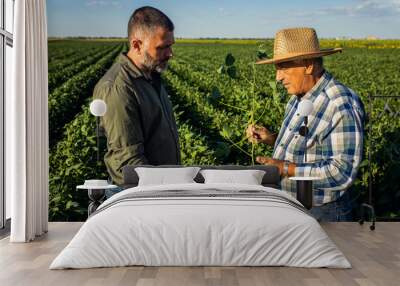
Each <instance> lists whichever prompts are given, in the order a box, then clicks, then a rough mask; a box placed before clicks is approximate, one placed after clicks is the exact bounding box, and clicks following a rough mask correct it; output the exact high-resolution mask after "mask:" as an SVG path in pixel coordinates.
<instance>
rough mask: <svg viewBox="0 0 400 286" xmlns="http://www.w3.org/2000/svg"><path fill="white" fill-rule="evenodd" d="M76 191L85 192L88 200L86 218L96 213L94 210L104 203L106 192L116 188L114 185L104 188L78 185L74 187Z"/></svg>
mask: <svg viewBox="0 0 400 286" xmlns="http://www.w3.org/2000/svg"><path fill="white" fill-rule="evenodd" d="M76 188H77V189H81V190H87V192H88V197H89V200H90V203H89V206H88V217H89V216H90V215H91V214H92V213H94V212H95V211H96V209H97V208H98V207H99V206H100V205H101V203H102V202H103V201H104V197H105V195H106V190H109V189H115V188H118V186H116V185H104V186H95V185H79V186H77V187H76Z"/></svg>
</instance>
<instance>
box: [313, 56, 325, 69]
mask: <svg viewBox="0 0 400 286" xmlns="http://www.w3.org/2000/svg"><path fill="white" fill-rule="evenodd" d="M314 64H316V65H318V66H319V67H321V68H322V67H324V58H323V57H319V58H315V59H314Z"/></svg>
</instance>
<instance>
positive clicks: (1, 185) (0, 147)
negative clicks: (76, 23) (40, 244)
mask: <svg viewBox="0 0 400 286" xmlns="http://www.w3.org/2000/svg"><path fill="white" fill-rule="evenodd" d="M11 3H12V5H13V8H12V11H13V13H14V15H15V9H14V8H15V0H11ZM0 6H1V7H0V13H1V21H0V63H1V66H0V237H2V236H4V235H6V234H7V233H9V231H10V219H7V217H6V215H7V212H6V207H7V206H6V204H7V203H6V202H7V200H6V189H5V174H4V172H5V168H4V167H5V166H4V161H5V158H4V155H5V150H4V149H5V142H4V140H5V134H4V132H5V93H6V84H7V83H6V81H5V77H6V59H7V55H6V50H7V46H9V47H11V48H13V34H12V33H10V32H8V31H7V30H6V20H7V18H6V17H7V15H6V0H0ZM14 15H12V16H11V17H13V16H14ZM8 16H9V15H8Z"/></svg>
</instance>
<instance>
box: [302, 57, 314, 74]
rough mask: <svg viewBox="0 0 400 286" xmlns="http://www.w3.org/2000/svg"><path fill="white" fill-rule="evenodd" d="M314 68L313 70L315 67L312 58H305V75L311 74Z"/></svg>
mask: <svg viewBox="0 0 400 286" xmlns="http://www.w3.org/2000/svg"><path fill="white" fill-rule="evenodd" d="M314 70H315V67H314V63H313V61H312V60H307V61H306V70H305V72H304V73H305V74H306V75H312V74H313V72H314Z"/></svg>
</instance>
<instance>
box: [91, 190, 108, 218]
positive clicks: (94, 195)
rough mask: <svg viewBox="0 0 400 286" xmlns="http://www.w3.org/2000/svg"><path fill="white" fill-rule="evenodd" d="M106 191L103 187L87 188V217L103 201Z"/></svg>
mask: <svg viewBox="0 0 400 286" xmlns="http://www.w3.org/2000/svg"><path fill="white" fill-rule="evenodd" d="M105 194H106V191H105V190H104V189H89V190H88V196H89V199H90V203H89V206H88V217H89V216H90V215H91V214H92V213H94V212H95V211H96V209H97V208H98V207H99V206H100V205H101V203H102V202H103V201H104V197H105Z"/></svg>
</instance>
